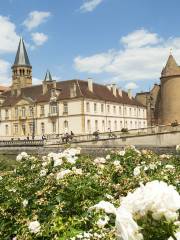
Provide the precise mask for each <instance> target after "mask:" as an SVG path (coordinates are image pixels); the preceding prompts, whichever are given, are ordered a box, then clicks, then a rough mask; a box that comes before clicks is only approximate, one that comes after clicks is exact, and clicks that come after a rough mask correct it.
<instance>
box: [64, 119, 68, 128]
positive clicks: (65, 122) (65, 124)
mask: <svg viewBox="0 0 180 240" xmlns="http://www.w3.org/2000/svg"><path fill="white" fill-rule="evenodd" d="M64 129H68V121H66V120H65V121H64Z"/></svg>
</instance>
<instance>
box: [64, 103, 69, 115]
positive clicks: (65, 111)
mask: <svg viewBox="0 0 180 240" xmlns="http://www.w3.org/2000/svg"><path fill="white" fill-rule="evenodd" d="M63 113H64V114H68V104H67V102H64V103H63Z"/></svg>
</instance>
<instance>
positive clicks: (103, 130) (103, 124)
mask: <svg viewBox="0 0 180 240" xmlns="http://www.w3.org/2000/svg"><path fill="white" fill-rule="evenodd" d="M102 132H105V122H104V120H102Z"/></svg>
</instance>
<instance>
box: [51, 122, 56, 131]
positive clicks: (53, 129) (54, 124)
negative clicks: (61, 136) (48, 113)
mask: <svg viewBox="0 0 180 240" xmlns="http://www.w3.org/2000/svg"><path fill="white" fill-rule="evenodd" d="M52 131H53V133H56V122H52Z"/></svg>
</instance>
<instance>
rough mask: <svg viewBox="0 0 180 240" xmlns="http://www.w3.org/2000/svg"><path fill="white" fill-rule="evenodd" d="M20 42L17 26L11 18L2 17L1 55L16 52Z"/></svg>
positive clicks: (0, 24)
mask: <svg viewBox="0 0 180 240" xmlns="http://www.w3.org/2000/svg"><path fill="white" fill-rule="evenodd" d="M18 42H19V36H18V34H17V33H16V26H15V24H14V23H13V22H11V21H10V19H9V18H7V17H3V16H1V15H0V53H11V52H15V51H16V50H17V46H18Z"/></svg>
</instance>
